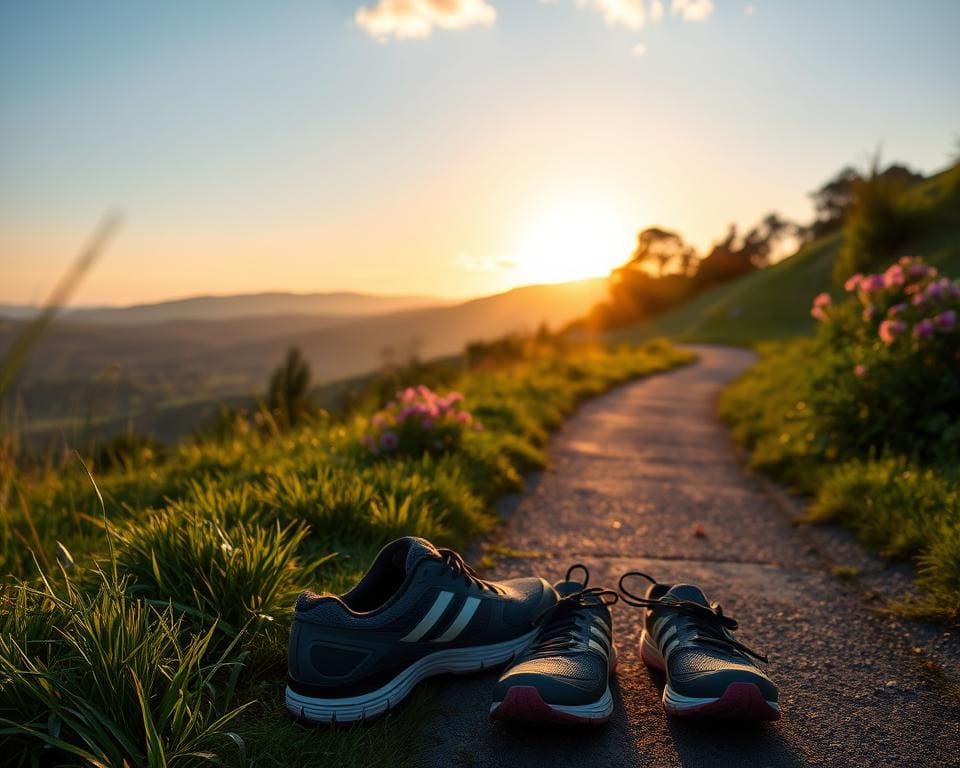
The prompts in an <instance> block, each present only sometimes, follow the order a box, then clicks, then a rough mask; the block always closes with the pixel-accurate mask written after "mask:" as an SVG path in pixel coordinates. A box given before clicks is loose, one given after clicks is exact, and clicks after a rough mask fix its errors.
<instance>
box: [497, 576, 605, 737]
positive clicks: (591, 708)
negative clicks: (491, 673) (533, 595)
mask: <svg viewBox="0 0 960 768" xmlns="http://www.w3.org/2000/svg"><path fill="white" fill-rule="evenodd" d="M577 569H581V570H583V574H584V578H583V581H582V582H577V581H573V580H571V578H570V576H571V573H572V572H573V571H574V570H577ZM589 579H590V574H589V572H588V571H587V569H586V568H585V567H584V566H582V565H579V564H578V565H574V566H573V567H571V568H570V570H568V571H567V576H566V579H565V580H564V581H560V582H557V584H555V585H554V588H555V589H556V590H557V593H558V594H559V595H560V601H559V602H558V603H557V604H556V605H555V606H553V607H552V608H548V609H547V610H546V611H545V612H544V615H543V617H542V618H541V621H540V625H541V626H540V631H539V633H538V634H537V636H536V638H535V639H534V641H533V643H532V644H531V645H530V647H529V648H528V649H527V650H526V651H525V652H524V653H523V654H522V655H521V656H520V657H519V658H518V659H517V661H516V663H515V664H513V666H511V667H510V669H508V670H507V671H506V672H504V674H503V676H502V677H501V678H500V680H499V682H497V687H496V689H495V690H494V694H493V699H494V701H493V705H492V706H491V707H490V716H491V717H493V718H498V719H510V720H524V721H528V722H547V723H594V724H597V723H605V722H606V721H607V720H609V719H610V714H611V712H613V697H612V696H611V695H610V685H609V682H608V681H609V678H610V675H612V674H613V672H614V669H615V668H616V666H617V652H616V649H615V648H614V644H613V627H612V624H611V620H610V610H609V608H608V606H609V605H612V604H613V603H615V602H616V601H617V599H618V595H617V593H616V592H614V591H613V590H610V589H600V588H599V587H595V588H592V589H587V582H588V581H589Z"/></svg>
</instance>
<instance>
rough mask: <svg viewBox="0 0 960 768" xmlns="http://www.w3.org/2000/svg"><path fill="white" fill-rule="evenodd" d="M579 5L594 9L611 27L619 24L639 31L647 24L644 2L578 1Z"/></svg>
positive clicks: (621, 0)
mask: <svg viewBox="0 0 960 768" xmlns="http://www.w3.org/2000/svg"><path fill="white" fill-rule="evenodd" d="M577 4H578V5H579V6H581V7H583V6H585V5H589V6H590V7H592V8H594V9H595V10H596V11H598V12H599V13H600V14H601V15H602V16H603V20H604V21H605V22H607V24H609V25H610V26H611V27H615V26H617V25H618V24H619V25H622V26H624V27H626V28H627V29H634V30H637V29H643V25H644V24H646V23H647V10H646V7H645V4H644V0H577Z"/></svg>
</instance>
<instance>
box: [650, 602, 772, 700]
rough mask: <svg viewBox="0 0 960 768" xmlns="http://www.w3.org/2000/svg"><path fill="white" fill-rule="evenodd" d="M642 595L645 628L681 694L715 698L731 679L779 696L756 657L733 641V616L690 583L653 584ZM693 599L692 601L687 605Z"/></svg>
mask: <svg viewBox="0 0 960 768" xmlns="http://www.w3.org/2000/svg"><path fill="white" fill-rule="evenodd" d="M646 599H647V600H648V601H656V602H655V604H654V605H652V606H651V607H648V609H647V610H646V611H645V629H646V631H647V636H648V637H649V639H650V641H651V642H652V643H653V644H654V646H656V648H657V650H658V651H659V652H660V655H661V656H662V657H663V659H664V663H665V665H666V668H667V677H668V679H669V681H670V687H671V688H672V689H673V690H674V691H675V692H676V693H678V694H680V695H682V696H690V697H692V698H718V697H720V696H722V695H723V693H724V691H726V689H727V686H728V685H729V684H730V683H738V682H748V683H753V684H755V685H756V686H757V688H759V689H760V692H761V693H762V694H763V696H764V698H765V699H766V700H768V701H777V687H776V686H775V685H774V684H773V682H772V681H771V680H770V678H769V677H767V676H766V674H764V672H763V671H762V670H761V669H760V668H759V667H758V666H757V665H756V663H755V662H754V661H753V658H751V657H752V656H757V657H758V658H762V657H759V655H758V654H756V653H754V652H753V651H751V650H750V649H749V648H747V647H746V646H744V645H742V644H741V643H739V642H738V641H736V640H735V639H734V637H733V635H732V633H731V630H732V629H735V628H736V626H737V625H736V622H734V621H733V620H732V619H729V618H728V617H724V616H723V612H722V611H721V610H720V609H719V607H717V606H715V605H711V604H710V602H709V601H708V600H707V597H706V595H705V594H704V593H703V591H702V590H701V589H700V588H699V587H696V586H693V585H691V584H677V585H675V586H672V587H671V586H669V585H664V584H654V585H651V586H650V588H649V589H648V590H647V594H646ZM691 604H692V605H691Z"/></svg>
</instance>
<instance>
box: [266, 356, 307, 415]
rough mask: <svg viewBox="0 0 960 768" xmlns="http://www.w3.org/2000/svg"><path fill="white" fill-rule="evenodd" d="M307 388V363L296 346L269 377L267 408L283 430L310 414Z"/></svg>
mask: <svg viewBox="0 0 960 768" xmlns="http://www.w3.org/2000/svg"><path fill="white" fill-rule="evenodd" d="M309 388H310V364H309V363H308V362H307V361H306V359H304V357H303V354H302V353H301V352H300V350H299V348H297V347H290V349H288V350H287V357H286V359H285V360H284V361H283V363H282V364H281V365H280V366H279V367H278V368H277V369H276V370H275V371H274V372H273V374H272V375H271V376H270V384H269V388H268V390H267V407H268V408H269V409H270V412H271V413H272V414H273V415H274V416H275V417H276V418H277V420H278V421H279V422H280V424H281V426H283V427H293V426H296V425H297V424H299V423H300V422H302V421H303V418H304V417H305V416H306V415H308V414H309V413H310V403H309V399H308V397H307V391H308V390H309Z"/></svg>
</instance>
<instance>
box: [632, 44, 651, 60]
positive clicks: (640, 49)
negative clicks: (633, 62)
mask: <svg viewBox="0 0 960 768" xmlns="http://www.w3.org/2000/svg"><path fill="white" fill-rule="evenodd" d="M630 55H631V56H636V57H637V58H638V59H639V58H642V57H644V56H646V55H647V46H646V45H645V44H644V43H637V44H636V45H635V46H633V48H631V49H630Z"/></svg>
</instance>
